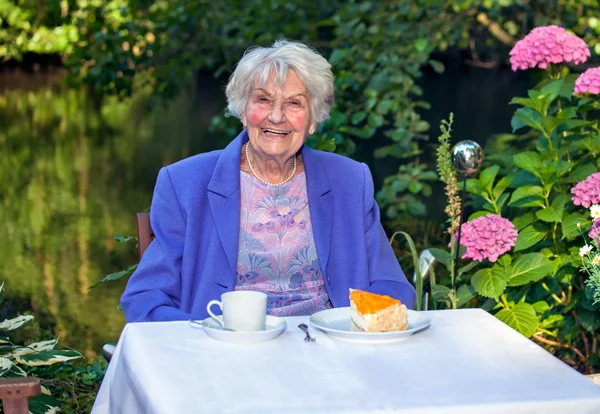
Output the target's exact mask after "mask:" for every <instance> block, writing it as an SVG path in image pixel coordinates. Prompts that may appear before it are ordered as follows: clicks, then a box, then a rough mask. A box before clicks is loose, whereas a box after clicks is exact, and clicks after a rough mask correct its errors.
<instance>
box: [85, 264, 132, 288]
mask: <svg viewBox="0 0 600 414" xmlns="http://www.w3.org/2000/svg"><path fill="white" fill-rule="evenodd" d="M137 267H138V264H137V263H136V264H134V265H131V266H129V267H128V268H127V269H125V270H121V271H120V272H115V273H111V274H109V275H106V277H105V278H104V279H102V280H101V281H99V282H97V283H94V284H93V285H92V286H90V287H89V288H90V289H93V288H95V287H98V286H100V285H101V284H102V283H106V282H109V281H111V280H119V279H121V278H122V277H125V276H127V275H130V274H132V273H133V272H134V271H135V269H137Z"/></svg>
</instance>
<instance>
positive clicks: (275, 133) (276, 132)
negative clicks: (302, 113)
mask: <svg viewBox="0 0 600 414" xmlns="http://www.w3.org/2000/svg"><path fill="white" fill-rule="evenodd" d="M261 129H262V132H264V133H265V134H267V135H271V136H275V137H281V136H285V135H288V134H289V133H290V132H291V131H279V130H277V129H267V128H261Z"/></svg>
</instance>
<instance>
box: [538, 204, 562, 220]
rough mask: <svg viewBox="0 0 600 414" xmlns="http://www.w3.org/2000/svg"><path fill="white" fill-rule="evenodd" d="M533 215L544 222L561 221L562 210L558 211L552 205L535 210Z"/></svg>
mask: <svg viewBox="0 0 600 414" xmlns="http://www.w3.org/2000/svg"><path fill="white" fill-rule="evenodd" d="M535 216H536V217H537V218H538V219H539V220H541V221H545V222H546V223H560V222H561V221H562V211H561V212H560V213H559V212H558V211H556V210H554V209H553V208H552V207H549V208H543V209H541V210H538V211H536V212H535Z"/></svg>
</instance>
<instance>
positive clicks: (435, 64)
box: [429, 59, 445, 74]
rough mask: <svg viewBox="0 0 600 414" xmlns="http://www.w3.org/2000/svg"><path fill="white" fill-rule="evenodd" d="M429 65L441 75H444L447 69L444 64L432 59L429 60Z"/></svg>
mask: <svg viewBox="0 0 600 414" xmlns="http://www.w3.org/2000/svg"><path fill="white" fill-rule="evenodd" d="M429 65H431V67H432V68H433V70H434V71H435V72H436V73H439V74H441V73H444V70H445V67H444V64H443V63H442V62H439V61H437V60H433V59H430V60H429Z"/></svg>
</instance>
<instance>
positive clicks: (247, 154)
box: [246, 142, 298, 187]
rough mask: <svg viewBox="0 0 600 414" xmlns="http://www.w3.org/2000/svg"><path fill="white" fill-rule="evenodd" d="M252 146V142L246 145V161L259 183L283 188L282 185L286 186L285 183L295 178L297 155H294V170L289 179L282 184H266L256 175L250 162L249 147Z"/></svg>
mask: <svg viewBox="0 0 600 414" xmlns="http://www.w3.org/2000/svg"><path fill="white" fill-rule="evenodd" d="M249 146H250V142H248V143H247V144H246V161H248V167H250V171H252V174H254V176H255V177H256V179H257V180H258V181H260V182H261V183H263V184H265V185H268V186H269V187H281V186H282V185H284V184H285V183H287V182H288V181H290V180H291V179H292V177H293V176H294V174H296V167H297V166H298V165H297V162H296V154H294V169H293V170H292V173H291V174H290V176H289V177H288V178H286V179H285V180H283V181H282V182H280V183H277V184H271V183H268V182H266V181H265V180H263V179H262V178H260V177H259V176H258V174H257V173H256V171H254V167H253V166H252V163H251V162H250V153H249V152H248V147H249Z"/></svg>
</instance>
